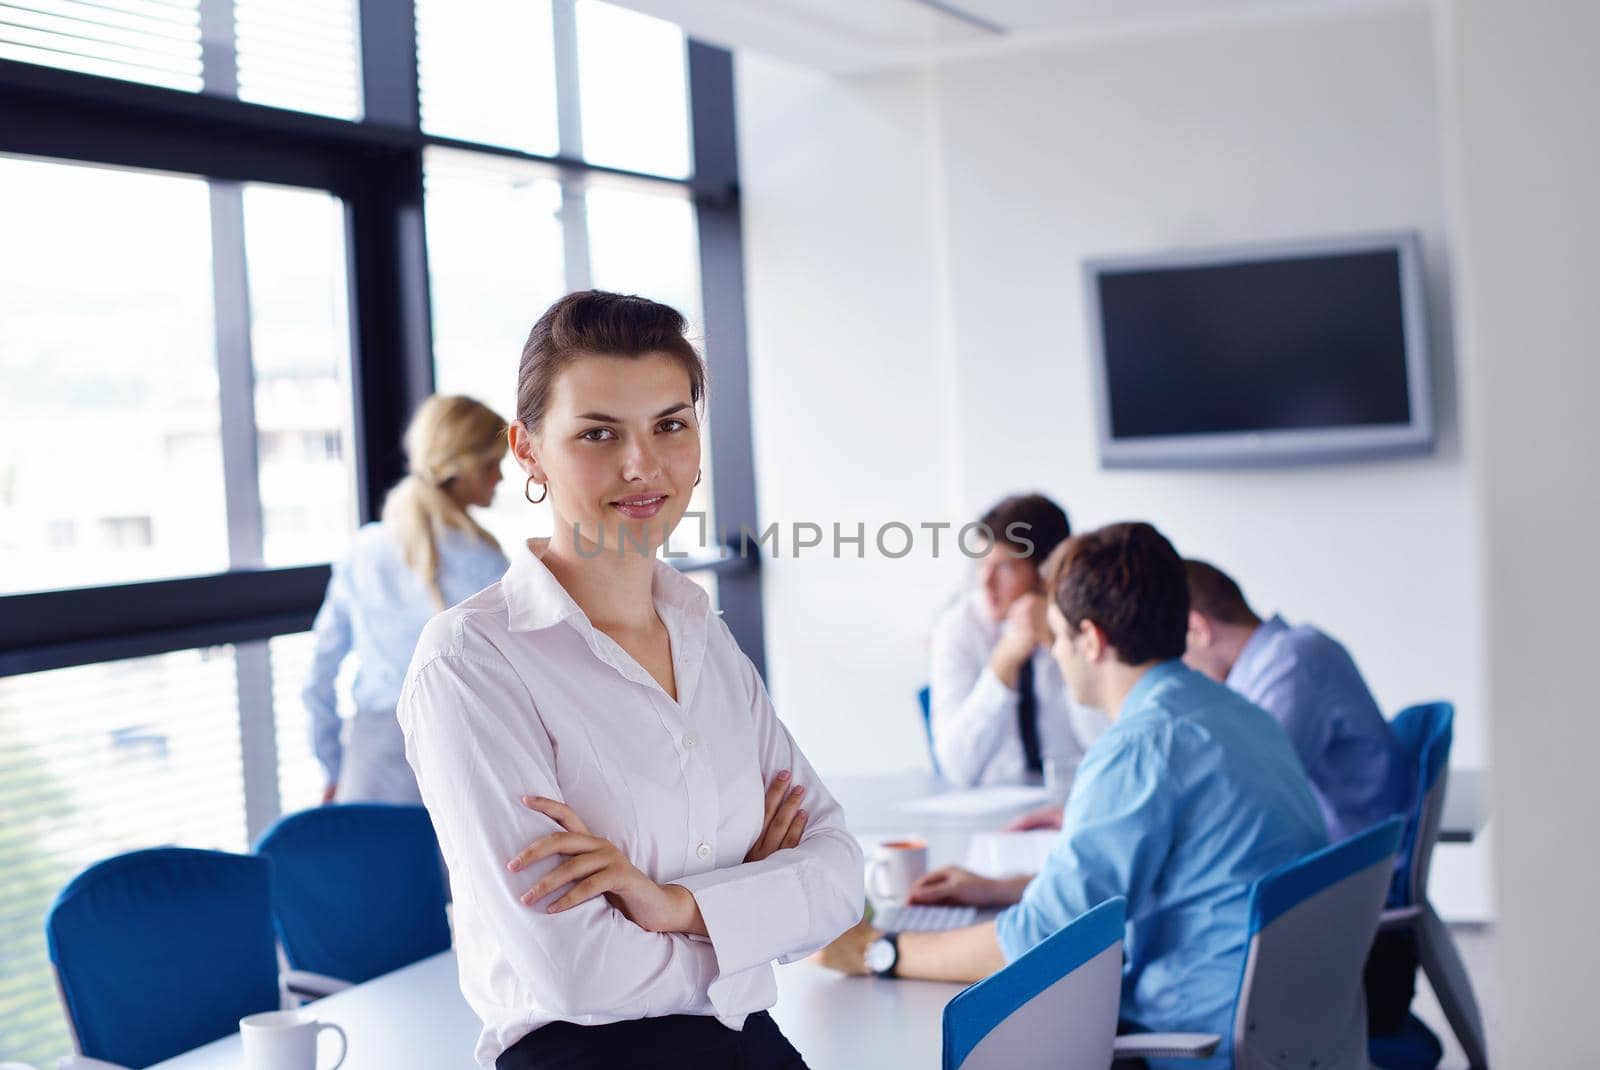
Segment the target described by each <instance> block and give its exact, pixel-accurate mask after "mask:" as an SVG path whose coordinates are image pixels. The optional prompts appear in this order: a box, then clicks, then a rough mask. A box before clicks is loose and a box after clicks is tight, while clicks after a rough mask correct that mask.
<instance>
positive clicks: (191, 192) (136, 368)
mask: <svg viewBox="0 0 1600 1070" xmlns="http://www.w3.org/2000/svg"><path fill="white" fill-rule="evenodd" d="M0 189H3V190H4V191H5V195H4V196H0V234H4V235H5V239H4V244H5V255H4V256H0V594H13V593H18V592H22V591H35V590H46V589H51V588H62V587H87V586H93V585H96V584H107V583H122V582H129V581H133V580H144V579H154V578H161V577H168V576H178V575H193V574H198V573H205V572H217V571H222V570H224V569H226V568H227V567H228V538H227V516H226V510H225V508H224V502H223V480H222V450H221V444H220V439H219V435H218V421H219V408H218V395H217V372H216V356H215V350H216V345H215V338H214V334H213V321H212V304H211V301H212V280H211V229H210V228H211V219H210V201H209V194H208V191H207V188H206V184H205V182H204V181H202V180H200V179H195V178H185V177H177V176H171V175H158V174H150V173H143V172H136V171H126V170H114V169H111V168H99V167H83V166H78V165H71V164H58V163H49V162H43V161H36V160H23V159H16V158H4V157H0Z"/></svg>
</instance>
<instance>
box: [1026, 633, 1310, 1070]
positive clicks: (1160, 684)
mask: <svg viewBox="0 0 1600 1070" xmlns="http://www.w3.org/2000/svg"><path fill="white" fill-rule="evenodd" d="M1326 844H1327V839H1326V836H1325V834H1324V832H1323V829H1322V820H1321V818H1320V816H1319V815H1318V813H1317V804H1316V800H1315V799H1313V798H1312V796H1311V789H1310V788H1309V787H1307V785H1306V777H1305V774H1304V773H1303V772H1302V771H1301V769H1300V763H1299V761H1298V760H1297V759H1296V758H1295V755H1294V751H1293V750H1291V749H1290V747H1289V742H1288V740H1287V739H1285V738H1284V734H1283V731H1282V730H1281V729H1280V728H1278V726H1277V725H1276V724H1275V723H1274V722H1273V720H1272V718H1271V717H1269V716H1268V715H1267V714H1266V713H1264V712H1262V711H1261V710H1259V709H1257V708H1256V707H1255V706H1252V705H1250V703H1248V702H1246V701H1245V700H1244V699H1242V698H1240V697H1239V696H1238V695H1237V694H1235V693H1234V692H1233V691H1230V690H1229V689H1228V688H1226V687H1224V686H1223V685H1221V684H1219V683H1216V682H1214V681H1212V680H1209V679H1207V678H1206V677H1204V676H1202V675H1200V674H1199V673H1197V672H1193V671H1192V670H1190V669H1187V668H1185V667H1184V666H1183V663H1182V662H1178V661H1166V662H1162V663H1160V664H1158V665H1156V666H1154V667H1152V668H1151V669H1150V670H1149V671H1148V672H1146V673H1145V674H1144V676H1143V677H1141V678H1140V679H1139V682H1138V683H1137V684H1135V685H1134V688H1133V690H1132V691H1131V692H1130V693H1129V694H1128V698H1127V701H1126V702H1124V703H1123V706H1122V712H1121V714H1120V716H1118V718H1117V720H1116V723H1114V724H1113V725H1112V726H1111V728H1110V730H1109V731H1107V732H1106V734H1105V735H1103V736H1101V737H1100V739H1099V741H1098V742H1096V743H1095V745H1094V746H1093V747H1091V748H1090V749H1089V754H1088V756H1087V757H1086V758H1085V759H1084V761H1083V764H1082V765H1081V766H1079V767H1078V777H1077V780H1076V781H1075V782H1074V783H1073V786H1072V794H1071V795H1070V796H1069V797H1068V799H1067V808H1066V813H1065V815H1064V817H1063V820H1062V827H1061V838H1060V839H1059V840H1057V842H1056V846H1055V848H1054V849H1053V850H1052V851H1051V853H1050V857H1049V858H1048V859H1047V860H1046V862H1045V865H1044V868H1043V870H1042V871H1041V872H1040V873H1039V875H1038V876H1037V877H1035V878H1034V879H1033V880H1032V881H1030V882H1029V883H1028V887H1027V890H1026V891H1025V892H1024V893H1023V895H1022V900H1021V902H1019V903H1018V904H1017V905H1016V906H1014V907H1011V908H1009V909H1008V910H1005V911H1004V912H1002V913H1001V914H1000V916H999V917H998V918H997V919H996V926H997V932H998V935H999V940H1000V949H1001V951H1003V952H1004V953H1005V956H1006V959H1007V960H1008V961H1010V960H1013V959H1015V958H1017V957H1018V956H1019V955H1021V954H1022V953H1024V952H1025V951H1027V950H1028V949H1029V948H1031V947H1033V946H1034V945H1036V944H1038V943H1039V942H1041V941H1042V940H1044V938H1045V937H1047V936H1049V935H1050V934H1051V933H1054V932H1055V931H1056V930H1058V929H1060V928H1061V927H1062V926H1063V925H1066V924H1067V923H1068V922H1069V921H1071V920H1072V919H1074V918H1076V917H1078V916H1079V915H1080V914H1083V913H1084V912H1085V911H1087V910H1089V909H1090V908H1091V907H1094V906H1096V905H1097V904H1099V903H1102V902H1104V901H1105V900H1107V899H1110V898H1111V897H1112V896H1117V895H1122V896H1127V898H1128V930H1127V936H1126V938H1125V940H1124V943H1123V967H1122V1009H1121V1012H1120V1014H1121V1017H1122V1018H1123V1019H1124V1020H1125V1021H1127V1022H1130V1023H1132V1024H1133V1025H1135V1026H1138V1027H1141V1028H1143V1029H1147V1030H1153V1031H1156V1032H1194V1033H1216V1034H1218V1035H1219V1036H1221V1037H1222V1044H1221V1046H1220V1047H1218V1049H1217V1051H1216V1054H1215V1055H1213V1056H1212V1057H1211V1058H1210V1059H1206V1060H1175V1061H1167V1060H1159V1059H1153V1060H1150V1065H1151V1067H1152V1068H1158V1070H1159V1068H1166V1067H1170V1068H1171V1070H1181V1068H1184V1067H1187V1068H1190V1070H1196V1068H1200V1067H1211V1068H1214V1070H1225V1068H1227V1067H1231V1066H1232V1065H1233V1013H1234V1004H1235V1002H1236V1000H1237V997H1238V992H1239V979H1240V977H1241V976H1242V975H1243V973H1244V957H1245V950H1246V946H1247V939H1246V938H1247V933H1248V928H1249V918H1248V913H1249V896H1250V884H1251V882H1253V881H1255V880H1256V879H1257V878H1258V877H1261V876H1264V875H1265V874H1267V873H1269V872H1271V871H1272V870H1274V869H1276V868H1277V867H1279V866H1281V865H1284V864H1285V863H1288V862H1293V861H1295V860H1296V859H1299V858H1301V857H1303V856H1305V855H1307V854H1309V853H1311V852H1312V851H1315V850H1317V849H1319V848H1321V847H1323V846H1325V845H1326Z"/></svg>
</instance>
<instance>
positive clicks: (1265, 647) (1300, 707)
mask: <svg viewBox="0 0 1600 1070" xmlns="http://www.w3.org/2000/svg"><path fill="white" fill-rule="evenodd" d="M1183 567H1184V573H1185V575H1186V576H1187V578H1188V585H1189V635H1188V643H1187V648H1186V650H1185V653H1184V656H1183V660H1184V663H1185V664H1187V665H1188V666H1189V667H1190V668H1192V669H1196V670H1198V671H1199V672H1202V673H1205V674H1206V675H1207V676H1209V677H1211V678H1212V679H1213V680H1217V681H1219V682H1223V683H1226V684H1227V685H1228V686H1229V687H1231V688H1233V690H1235V691H1237V692H1239V694H1241V695H1243V696H1244V697H1245V698H1247V699H1249V700H1250V701H1251V702H1253V703H1255V704H1256V705H1257V706H1260V707H1261V708H1262V709H1264V710H1266V711H1267V712H1268V713H1270V714H1272V716H1273V717H1274V718H1275V719H1276V720H1277V722H1278V723H1279V724H1281V725H1282V726H1283V730H1284V731H1285V732H1286V733H1288V736H1289V744H1290V746H1292V747H1294V751H1295V753H1296V754H1298V755H1299V756H1300V764H1301V765H1303V766H1304V767H1305V771H1306V778H1307V779H1308V780H1310V781H1311V791H1312V794H1314V795H1315V796H1316V797H1317V805H1318V806H1319V807H1320V808H1321V810H1322V820H1323V823H1324V824H1325V825H1327V828H1328V838H1329V840H1331V841H1333V842H1335V843H1337V842H1338V841H1340V840H1344V839H1348V838H1350V837H1351V836H1354V835H1356V834H1357V833H1360V832H1365V831H1366V830H1367V829H1369V828H1371V827H1372V826H1373V825H1376V824H1377V823H1378V822H1380V821H1383V820H1385V819H1387V818H1390V817H1393V816H1394V815H1395V814H1401V813H1405V812H1406V811H1408V810H1409V809H1410V807H1411V796H1412V792H1413V790H1414V785H1413V780H1414V773H1413V770H1412V769H1411V766H1410V763H1409V762H1407V760H1406V757H1405V753H1404V752H1403V751H1402V750H1401V749H1400V741H1399V740H1397V739H1396V738H1395V736H1394V733H1393V732H1392V731H1390V729H1389V722H1388V721H1386V720H1384V718H1383V713H1382V711H1380V710H1379V709H1378V704H1377V703H1376V702H1375V701H1373V698H1372V692H1370V691H1368V690H1367V684H1366V681H1365V680H1363V679H1362V678H1361V672H1360V670H1359V669H1357V668H1356V663H1355V662H1354V661H1353V660H1352V659H1351V657H1350V655H1349V653H1348V652H1347V651H1346V650H1345V648H1344V647H1342V646H1340V645H1339V643H1338V642H1337V641H1335V640H1333V639H1331V638H1329V637H1328V636H1326V635H1324V634H1323V633H1322V632H1319V631H1318V630H1317V629H1315V628H1313V627H1311V626H1310V625H1307V624H1299V625H1294V626H1290V625H1289V624H1286V623H1285V622H1284V620H1283V618H1282V617H1273V618H1272V619H1271V620H1262V619H1261V618H1260V617H1258V616H1256V614H1255V611H1254V610H1252V609H1251V608H1250V605H1249V603H1247V602H1246V601H1245V600H1244V594H1243V592H1241V591H1240V590H1239V585H1238V584H1237V583H1235V582H1234V581H1233V579H1232V578H1231V577H1229V576H1228V575H1227V574H1226V573H1224V572H1223V571H1222V570H1221V569H1218V568H1217V567H1216V566H1214V565H1210V564H1207V563H1206V562H1204V561H1192V560H1191V561H1185V562H1184V563H1183Z"/></svg>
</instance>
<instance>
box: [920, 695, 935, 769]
mask: <svg viewBox="0 0 1600 1070" xmlns="http://www.w3.org/2000/svg"><path fill="white" fill-rule="evenodd" d="M917 705H918V706H919V707H920V708H921V710H922V739H923V741H924V742H925V743H927V744H928V761H930V762H932V763H933V771H934V772H935V773H938V772H939V756H938V755H937V754H935V753H934V750H933V688H931V687H929V686H928V685H926V684H924V685H923V686H922V687H920V688H918V689H917Z"/></svg>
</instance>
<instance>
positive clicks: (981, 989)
mask: <svg viewBox="0 0 1600 1070" xmlns="http://www.w3.org/2000/svg"><path fill="white" fill-rule="evenodd" d="M1126 911H1127V900H1125V899H1123V898H1121V897H1120V896H1119V897H1117V898H1115V899H1108V900H1106V901H1105V902H1104V903H1101V904H1100V905H1099V906H1097V907H1095V908H1094V909H1093V910H1091V911H1089V912H1088V913H1087V914H1084V915H1082V916H1081V917H1078V918H1076V919H1074V920H1073V921H1072V922H1071V923H1069V924H1068V925H1066V926H1065V927H1063V928H1062V929H1061V930H1060V931H1058V932H1056V933H1054V934H1053V935H1051V936H1050V937H1049V938H1048V939H1047V940H1045V941H1044V942H1043V943H1042V944H1040V945H1039V946H1038V947H1035V948H1033V949H1032V950H1030V951H1029V952H1028V953H1027V954H1025V955H1023V956H1021V957H1020V958H1018V959H1017V960H1016V961H1015V962H1012V963H1011V964H1010V965H1008V966H1007V967H1006V968H1005V969H1003V970H1001V971H1000V972H999V973H996V974H994V975H993V976H992V977H987V978H985V979H984V980H982V981H979V982H978V983H977V984H975V985H972V986H971V987H969V988H967V989H965V990H964V991H962V992H961V993H960V994H959V995H957V996H956V997H955V998H954V999H952V1000H951V1001H950V1002H949V1003H948V1004H946V1005H945V1008H944V1070H999V1068H1001V1067H1017V1066H1033V1065H1038V1064H1039V1060H1040V1057H1041V1053H1048V1060H1049V1064H1050V1066H1052V1067H1055V1068H1057V1070H1106V1067H1108V1066H1110V1065H1111V1060H1112V1059H1113V1058H1144V1057H1157V1056H1160V1057H1166V1058H1186V1057H1187V1058H1203V1057H1204V1056H1206V1055H1210V1054H1211V1053H1212V1052H1213V1051H1215V1050H1216V1047H1217V1044H1218V1043H1219V1042H1220V1041H1221V1038H1220V1037H1217V1036H1214V1035H1208V1034H1188V1033H1161V1034H1158V1033H1136V1034H1131V1035H1128V1036H1122V1037H1119V1036H1117V1035H1116V1032H1117V1007H1118V1005H1119V1003H1120V1002H1121V998H1122V935H1123V928H1124V926H1125V924H1126V922H1127V916H1126Z"/></svg>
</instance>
